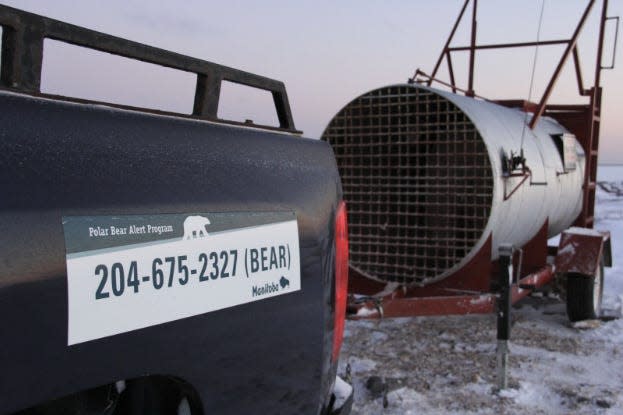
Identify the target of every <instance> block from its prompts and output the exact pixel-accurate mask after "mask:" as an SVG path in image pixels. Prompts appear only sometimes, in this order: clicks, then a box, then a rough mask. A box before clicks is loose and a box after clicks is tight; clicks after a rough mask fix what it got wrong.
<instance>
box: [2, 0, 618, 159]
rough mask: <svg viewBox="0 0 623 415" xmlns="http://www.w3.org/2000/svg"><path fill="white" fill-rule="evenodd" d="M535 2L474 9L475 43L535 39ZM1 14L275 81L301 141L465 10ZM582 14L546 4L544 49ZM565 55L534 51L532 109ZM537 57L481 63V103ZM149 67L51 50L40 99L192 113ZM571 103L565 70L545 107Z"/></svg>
mask: <svg viewBox="0 0 623 415" xmlns="http://www.w3.org/2000/svg"><path fill="white" fill-rule="evenodd" d="M542 1H543V0H528V1H517V0H515V1H511V0H502V1H500V0H481V1H479V18H478V27H479V34H478V42H481V43H494V42H517V41H529V40H535V39H536V34H537V26H538V16H539V11H540V8H541V2H542ZM3 3H4V4H7V5H10V6H13V7H17V8H22V9H25V10H28V11H32V12H35V13H39V14H43V15H46V16H49V17H53V18H56V19H59V20H64V21H68V22H71V23H74V24H78V25H81V26H85V27H88V28H91V29H95V30H99V31H102V32H107V33H111V34H114V35H117V36H121V37H125V38H129V39H132V40H135V41H138V42H142V43H147V44H150V45H153V46H158V47H161V48H165V49H169V50H173V51H176V52H179V53H183V54H187V55H190V56H193V57H198V58H201V59H206V60H210V61H213V62H217V63H220V64H223V65H227V66H233V67H237V68H240V69H243V70H247V71H251V72H255V73H259V74H261V75H265V76H268V77H271V78H276V79H279V80H282V81H284V82H285V84H286V87H287V89H288V94H289V98H290V103H291V104H292V108H293V113H294V119H295V122H296V125H297V127H298V128H299V129H301V130H303V131H304V132H305V135H306V136H308V137H315V138H317V137H319V136H320V135H321V134H322V131H323V130H324V128H325V126H326V125H327V123H328V122H329V121H330V119H331V118H332V117H333V115H334V114H335V113H336V112H337V111H339V109H340V108H341V107H342V106H344V105H345V104H346V103H348V102H349V101H350V100H352V99H353V98H355V97H356V96H358V95H360V94H362V93H364V92H366V91H368V90H371V89H374V88H377V87H380V86H383V85H386V84H393V83H399V82H404V81H406V79H407V78H408V77H409V76H411V74H412V73H413V71H414V70H415V68H416V67H419V68H421V69H422V70H425V71H428V72H430V71H431V70H432V68H433V66H434V64H435V61H436V59H437V56H438V54H439V52H440V50H441V48H442V46H443V44H444V42H445V40H446V38H447V36H448V34H449V31H450V29H451V26H452V24H453V22H454V19H455V18H456V16H457V14H458V12H459V9H460V7H461V5H462V4H463V0H445V1H436V2H425V1H399V0H387V1H378V0H376V1H372V0H370V1H361V0H346V1H341V2H335V1H329V0H315V1H296V2H293V1H285V0H284V1H277V0H265V1H261V2H253V1H228V2H223V1H219V2H212V1H199V0H189V1H184V2H176V1H170V2H161V1H158V2H153V1H146V0H141V1H139V0H134V1H132V0H129V1H120V0H110V1H106V2H103V1H94V0H93V1H87V0H85V1H79V2H77V1H71V0H55V1H53V2H50V1H47V0H3ZM586 3H587V2H586V1H574V2H569V1H568V0H548V1H546V3H545V11H544V18H543V25H542V28H541V39H561V38H568V37H570V36H571V33H572V31H573V29H574V27H575V23H576V22H577V20H578V19H579V16H580V15H581V13H582V11H583V8H584V6H585V4H586ZM610 3H611V4H610V12H609V15H621V14H623V13H622V12H623V2H621V1H612V0H611V1H610ZM600 8H601V4H600V2H599V1H598V2H597V4H596V7H595V10H594V11H593V12H592V14H591V17H590V19H589V20H588V22H587V26H586V28H585V32H584V34H583V36H582V38H581V41H580V43H579V48H580V53H581V55H582V57H583V66H584V76H585V77H586V78H587V79H586V80H585V83H588V82H591V79H590V78H591V77H592V69H591V68H592V67H593V65H594V61H595V45H596V33H597V20H598V14H599V11H600ZM467 29H468V28H467V26H466V25H464V26H462V27H461V28H460V29H459V31H458V33H457V41H456V42H455V45H459V44H467V43H468V39H469V36H468V30H467ZM613 33H614V25H611V26H610V27H609V28H608V33H607V42H606V47H605V52H604V55H605V57H604V61H605V62H604V63H607V62H609V60H610V59H611V56H612V49H613V42H612V38H613ZM621 37H623V36H621ZM619 43H621V42H619ZM618 49H620V44H619V48H618ZM562 51H563V47H557V46H556V47H542V48H540V49H539V54H538V56H539V59H538V62H537V65H536V82H535V88H534V92H533V95H532V96H533V99H535V98H537V97H539V96H540V93H541V92H542V91H543V89H544V87H545V84H546V82H547V80H548V79H549V76H550V74H551V73H552V71H553V69H554V65H555V62H556V59H557V58H558V57H559V56H560V54H561V53H562ZM617 52H619V51H617ZM533 54H534V50H533V49H529V48H524V49H516V50H512V51H506V52H502V53H500V52H482V53H479V54H478V55H477V57H476V69H477V77H476V83H475V89H476V92H477V93H478V94H479V95H482V96H485V97H487V98H505V99H511V98H513V99H518V98H521V99H526V98H528V95H529V81H530V72H531V69H532V63H533ZM619 55H620V53H619ZM466 58H467V54H464V55H463V57H461V56H458V55H457V56H454V63H455V67H456V70H457V72H458V73H457V78H458V81H459V83H462V84H465V80H466V73H467V66H466V63H467V59H466ZM617 58H618V61H619V62H618V63H619V65H618V67H617V68H616V69H615V70H612V71H604V73H603V76H602V85H603V87H604V100H603V103H604V104H603V105H604V107H603V114H602V126H601V133H602V135H601V137H602V138H601V148H600V162H602V163H605V162H608V163H612V162H618V163H623V142H622V141H621V140H623V115H620V112H621V110H622V109H623V94H622V93H623V70H622V69H621V66H622V65H623V62H621V56H617ZM149 66H150V65H148V64H142V63H137V62H128V61H124V60H122V59H120V58H111V57H110V56H106V55H105V54H99V53H93V52H88V51H87V52H85V51H82V50H79V49H78V48H75V47H64V46H62V45H58V44H57V43H55V42H50V41H46V51H45V58H44V76H43V88H44V91H47V92H54V93H64V94H67V95H74V96H81V97H87V98H93V99H101V100H108V101H113V102H121V103H126V104H132V105H142V106H149V107H155V108H162V109H168V110H172V111H180V112H189V111H190V110H191V108H192V94H193V88H194V77H193V76H192V75H190V74H185V73H180V72H178V71H171V70H168V69H164V68H151V67H149ZM442 75H445V73H442ZM576 95H577V93H576V86H575V78H574V73H573V70H572V66H571V65H567V67H566V68H565V71H564V73H563V76H562V77H561V79H560V82H559V87H558V89H557V90H556V91H555V93H554V96H553V99H552V101H551V102H552V103H577V102H583V101H582V100H578V99H577V98H576ZM220 114H222V115H223V116H224V117H232V118H235V119H243V120H244V119H248V118H250V119H253V120H255V121H256V122H259V123H261V122H269V123H274V122H275V121H276V120H275V117H274V110H273V109H272V107H271V100H270V98H269V97H268V96H267V95H266V94H262V93H259V94H250V95H249V94H246V95H243V94H242V93H241V92H240V91H237V88H225V89H224V91H223V99H222V109H221V112H220Z"/></svg>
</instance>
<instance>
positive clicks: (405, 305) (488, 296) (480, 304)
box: [348, 265, 554, 320]
mask: <svg viewBox="0 0 623 415" xmlns="http://www.w3.org/2000/svg"><path fill="white" fill-rule="evenodd" d="M553 278H554V273H553V270H552V266H551V265H546V266H544V267H543V268H541V269H539V270H537V271H536V272H534V273H531V274H529V275H526V276H525V277H524V278H522V279H520V280H519V281H518V282H517V283H514V284H513V285H512V286H511V288H510V294H511V301H512V303H513V304H515V303H516V302H517V301H519V300H521V299H522V298H524V297H526V296H527V295H528V294H530V293H531V292H532V291H533V290H534V289H535V288H540V287H543V286H544V285H547V284H549V283H550V282H551V281H552V280H553ZM521 287H530V288H521ZM496 298H497V297H496V295H495V294H493V293H488V292H481V293H474V294H455V295H450V294H446V295H429V296H425V297H418V296H414V295H413V293H412V292H410V291H408V290H404V289H403V288H402V287H398V288H396V289H394V290H393V291H390V292H388V293H385V294H383V293H380V294H377V295H375V296H371V297H364V298H358V299H356V298H355V297H354V296H353V297H352V298H351V301H350V302H349V310H348V311H349V318H350V319H353V320H357V319H375V318H382V317H388V318H389V317H409V316H440V315H461V314H489V313H492V312H493V311H494V310H495V304H496Z"/></svg>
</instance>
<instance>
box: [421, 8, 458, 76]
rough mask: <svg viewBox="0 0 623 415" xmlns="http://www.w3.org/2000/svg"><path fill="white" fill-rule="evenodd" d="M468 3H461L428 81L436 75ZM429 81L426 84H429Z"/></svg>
mask: <svg viewBox="0 0 623 415" xmlns="http://www.w3.org/2000/svg"><path fill="white" fill-rule="evenodd" d="M468 4H469V0H465V3H463V7H462V8H461V12H460V13H459V17H457V18H456V21H455V22H454V26H453V27H452V31H451V32H450V36H448V40H447V41H446V44H445V45H444V47H443V49H442V51H441V54H440V55H439V59H437V63H436V64H435V69H433V72H432V76H431V77H430V78H431V80H430V82H432V79H433V78H434V77H435V75H437V71H438V70H439V67H440V66H441V62H442V61H443V57H444V55H445V54H446V52H447V51H448V46H450V42H452V39H453V38H454V34H455V33H456V29H457V28H458V27H459V23H461V19H462V18H463V14H464V13H465V9H467V5H468ZM416 76H417V73H416V75H413V79H415V77H416ZM430 82H429V84H428V86H430Z"/></svg>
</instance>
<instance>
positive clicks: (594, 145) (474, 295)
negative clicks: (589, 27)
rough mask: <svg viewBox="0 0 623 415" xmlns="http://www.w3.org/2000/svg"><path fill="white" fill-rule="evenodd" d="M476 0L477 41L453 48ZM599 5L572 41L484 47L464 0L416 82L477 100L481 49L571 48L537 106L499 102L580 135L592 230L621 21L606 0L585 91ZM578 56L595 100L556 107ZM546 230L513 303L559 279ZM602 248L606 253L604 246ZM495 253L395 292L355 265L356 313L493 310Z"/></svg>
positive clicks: (527, 251) (519, 261) (518, 261)
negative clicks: (616, 24) (465, 58)
mask: <svg viewBox="0 0 623 415" xmlns="http://www.w3.org/2000/svg"><path fill="white" fill-rule="evenodd" d="M470 1H471V2H472V18H471V41H470V45H469V46H459V47H456V46H454V47H453V46H450V44H451V43H452V40H453V38H454V35H455V33H456V30H457V28H458V26H459V24H460V22H461V20H462V19H463V16H464V14H465V11H466V10H467V8H468V6H469V3H470ZM595 3H596V0H589V2H588V4H587V6H586V8H585V10H584V13H583V14H582V17H581V18H580V21H579V23H578V25H577V26H576V28H575V31H574V32H573V35H572V36H571V38H570V39H562V40H560V39H559V40H545V41H538V42H522V43H502V44H486V45H478V44H476V29H477V19H476V15H477V8H478V0H465V3H464V4H463V7H462V8H461V11H460V13H459V16H458V17H457V19H456V22H455V23H454V26H453V27H452V30H451V32H450V35H449V37H448V39H447V41H446V43H445V45H444V47H443V50H442V52H441V54H440V55H439V59H438V60H437V63H436V64H435V67H434V69H433V72H432V73H431V74H430V75H428V74H426V73H425V72H423V71H421V70H420V69H417V70H416V71H415V74H414V75H413V77H412V78H411V79H410V82H419V83H426V84H428V85H429V86H430V85H431V84H432V83H433V82H436V83H439V84H441V85H444V86H446V87H449V88H451V89H452V91H453V92H454V93H457V92H462V93H464V94H465V95H466V96H471V97H478V95H476V93H475V91H474V68H475V61H476V51H477V50H483V49H504V48H518V47H537V46H547V45H566V48H565V51H564V53H563V54H562V56H561V58H560V61H559V62H558V65H557V67H556V69H555V71H554V73H553V75H552V77H551V79H550V81H549V83H548V85H547V88H546V90H545V92H544V93H543V96H542V97H541V99H540V101H539V103H538V104H537V103H531V102H527V101H524V100H503V101H496V102H497V103H498V104H501V105H505V106H510V107H519V108H521V109H522V110H523V111H526V112H531V113H532V114H533V116H532V119H531V121H530V124H529V126H530V128H534V126H535V125H536V124H537V122H538V121H539V119H540V117H541V116H542V115H547V116H550V117H552V118H555V119H556V120H558V121H559V122H560V123H561V124H562V125H564V126H565V127H566V128H567V129H569V130H570V131H571V132H572V133H573V134H575V136H576V137H577V139H578V141H579V142H580V144H581V145H582V148H583V149H584V151H585V153H586V170H585V171H586V173H585V178H584V185H583V204H582V211H581V213H580V215H579V216H578V218H577V219H576V221H575V224H574V225H575V226H579V227H585V228H592V226H593V224H594V206H595V191H596V178H597V156H598V148H599V123H600V114H601V94H602V88H601V86H600V80H601V71H602V69H611V68H612V67H613V66H614V65H612V66H610V67H604V66H602V64H601V62H602V56H603V43H604V31H605V25H606V22H607V21H608V20H610V19H617V21H618V18H614V17H608V16H607V9H608V0H603V6H602V11H601V19H600V24H599V38H598V45H597V48H598V49H597V61H596V63H595V78H594V84H593V86H592V87H590V88H588V89H586V88H584V82H583V77H582V72H581V68H580V58H579V52H578V46H577V41H578V38H579V35H580V33H581V31H582V28H583V27H584V24H585V22H586V20H587V17H588V15H589V14H590V12H591V10H592V9H593V7H594V5H595ZM615 39H616V38H615ZM615 48H616V40H615ZM460 51H467V52H469V69H468V70H469V72H468V87H467V89H462V88H459V87H458V86H457V85H456V82H455V78H454V67H453V64H452V58H451V56H452V53H453V52H460ZM571 56H572V57H573V62H574V67H575V73H576V79H577V84H578V92H579V94H580V96H583V97H588V98H589V103H588V104H585V105H550V104H548V101H549V98H550V96H551V93H552V91H553V89H554V87H555V85H556V82H557V80H558V78H559V76H560V73H561V71H562V68H563V66H564V65H565V63H566V62H567V61H568V60H569V58H570V57H571ZM444 59H445V60H446V61H447V64H448V74H449V78H450V82H449V83H448V82H444V81H441V80H439V79H437V78H436V75H437V73H438V71H439V68H440V66H441V64H442V63H443V61H444ZM613 63H614V59H613ZM479 98H482V97H479ZM547 227H548V223H545V224H544V225H543V227H542V228H541V230H540V231H539V232H538V233H537V235H536V236H534V238H533V239H532V240H531V241H529V242H528V243H527V244H526V245H524V246H523V247H522V248H521V249H519V250H517V252H516V254H515V255H514V257H513V264H514V267H513V269H514V270H517V271H516V272H515V275H514V276H513V285H512V302H513V303H515V302H516V301H518V300H520V299H521V298H523V297H525V296H526V295H528V294H530V293H531V292H532V291H533V290H534V289H536V288H539V287H542V286H544V285H546V284H548V283H550V282H552V280H553V279H554V274H555V272H554V266H552V265H551V264H548V262H547V256H548V255H556V251H557V248H556V247H548V246H547ZM606 240H607V237H604V241H606ZM602 243H603V242H602ZM608 248H609V245H608ZM599 252H601V250H600V251H599ZM491 254H492V253H491V240H490V239H489V240H488V241H487V243H486V244H485V246H484V247H483V249H481V250H480V252H479V253H478V254H477V255H476V257H474V258H473V259H472V260H471V261H470V262H469V263H468V264H466V266H464V267H463V268H461V269H460V270H458V271H457V272H456V273H454V274H453V275H451V276H449V277H448V278H446V279H444V280H442V281H440V282H437V283H435V284H431V285H428V286H424V287H399V288H395V289H388V286H387V284H385V283H379V282H376V281H372V280H370V279H367V278H365V277H363V276H361V275H358V274H357V273H356V272H355V271H354V270H352V269H351V270H350V277H349V293H350V295H349V304H348V312H349V317H350V318H376V317H383V316H385V317H401V316H416V315H445V314H475V313H491V312H493V311H494V310H495V303H496V294H495V293H494V291H495V289H496V275H497V274H498V263H497V261H494V262H492V261H491V257H492V255H491ZM575 260H578V261H579V260H580V259H577V258H576V259H575ZM585 260H586V259H585ZM587 260H588V261H589V262H591V263H592V262H595V261H598V258H597V259H596V258H589V259H587ZM389 288H392V287H389Z"/></svg>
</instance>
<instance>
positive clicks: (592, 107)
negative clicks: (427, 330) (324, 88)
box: [323, 0, 618, 339]
mask: <svg viewBox="0 0 623 415" xmlns="http://www.w3.org/2000/svg"><path fill="white" fill-rule="evenodd" d="M596 3H598V2H597V1H596V0H590V1H589V2H588V4H587V5H586V8H585V10H584V12H583V14H582V16H581V18H580V20H579V22H578V24H577V26H576V28H575V30H574V32H573V34H572V35H571V37H570V38H568V39H563V40H540V39H538V40H537V41H530V42H518V43H502V44H477V43H476V17H477V0H466V1H465V2H464V4H463V7H462V9H461V11H460V13H459V16H458V18H457V20H456V22H455V24H454V26H453V28H452V30H451V33H450V35H449V37H448V39H447V41H446V43H445V46H444V48H443V49H442V51H441V54H440V55H439V59H438V60H437V62H436V65H435V67H434V69H433V71H432V72H431V73H430V74H428V73H425V72H424V71H421V70H419V69H418V70H416V71H415V74H414V75H413V76H412V77H411V78H409V80H408V82H407V83H402V84H396V85H389V86H384V87H381V88H377V89H374V90H372V91H369V92H367V93H365V94H363V95H361V96H359V97H357V98H355V99H354V100H353V101H351V102H350V103H348V104H347V105H346V106H345V107H344V108H343V109H342V110H340V111H339V112H338V113H337V114H336V116H335V117H334V118H333V119H332V120H331V122H330V123H329V125H328V126H327V128H326V130H325V132H324V134H323V139H324V140H326V141H328V142H329V143H331V145H332V147H333V149H334V151H335V153H336V159H337V162H338V168H339V171H340V175H341V177H342V183H343V187H344V198H345V200H346V202H347V203H348V205H349V230H350V250H351V251H350V274H349V277H350V278H349V302H348V313H349V316H350V318H354V319H359V318H380V317H402V316H423V315H446V314H474V313H492V312H494V311H496V310H498V311H500V313H499V316H500V319H501V320H500V322H499V332H498V338H504V337H506V339H508V333H507V331H508V323H509V308H510V305H511V304H514V303H516V302H517V301H519V300H520V299H521V298H523V297H525V296H527V295H529V294H530V293H532V292H534V291H535V290H537V289H539V288H541V287H543V286H545V285H548V284H552V283H555V284H556V285H557V286H560V287H561V291H562V297H563V298H566V303H567V314H568V316H569V318H570V320H572V321H578V320H583V319H592V318H597V317H599V316H600V312H601V297H602V292H603V279H604V271H603V269H604V267H609V266H611V265H612V254H611V245H610V234H609V232H608V231H597V230H594V229H593V225H594V205H595V191H596V186H597V183H596V177H597V161H598V149H599V126H600V116H601V105H602V101H601V97H602V86H601V82H600V79H601V73H602V71H603V70H606V69H611V68H613V67H614V58H613V60H612V62H611V64H609V65H604V64H603V62H602V58H603V55H604V53H603V51H604V47H603V45H604V33H605V29H606V25H607V24H608V23H609V22H611V21H616V22H617V30H618V17H609V16H608V12H607V10H608V1H607V0H603V1H602V2H601V6H602V7H601V15H600V19H599V36H598V41H597V49H596V50H597V59H596V62H595V66H594V80H593V82H592V86H589V87H586V86H585V79H584V77H583V75H582V72H581V65H580V52H579V49H578V38H579V36H580V34H581V32H582V29H583V28H584V26H585V23H586V20H587V17H588V16H589V14H590V13H591V11H593V10H594V9H597V7H596ZM470 4H471V11H472V13H471V42H470V44H469V45H467V46H452V41H453V38H454V35H455V33H456V30H457V27H458V26H459V23H460V22H461V21H462V20H463V18H464V17H465V15H466V14H467V13H466V11H467V10H468V9H469V6H470ZM550 45H563V46H564V47H565V49H564V52H563V54H562V56H561V58H560V60H559V62H558V65H557V67H556V68H555V70H554V72H553V75H552V76H551V79H550V80H549V82H548V84H547V88H546V89H545V92H544V93H543V95H542V97H541V99H540V100H539V101H538V102H530V101H529V100H521V99H519V100H518V99H508V100H495V101H492V100H487V99H485V98H483V97H480V96H478V95H477V94H476V92H475V89H474V73H475V62H476V53H477V52H478V51H481V50H484V49H488V50H492V49H508V48H525V47H536V48H539V47H547V46H550ZM615 48H616V40H615ZM461 52H467V53H469V67H468V85H467V87H466V88H461V87H459V86H457V83H456V82H455V77H454V73H455V72H454V66H453V61H452V56H453V55H454V54H456V53H461ZM613 56H614V55H613ZM569 61H572V62H573V67H574V68H575V74H576V80H577V87H578V93H579V95H580V96H581V97H582V98H583V99H585V100H586V101H588V102H587V103H585V104H581V105H577V104H573V105H571V104H563V105H558V104H551V103H550V96H551V94H552V91H553V90H554V87H555V86H556V83H557V81H558V78H559V76H560V73H561V71H562V68H563V66H564V65H565V63H567V62H569ZM444 62H446V63H447V65H448V74H449V77H450V80H449V81H448V82H446V81H443V80H441V79H439V78H438V73H439V70H440V67H441V65H442V63H444ZM433 86H435V87H436V86H441V87H443V88H445V89H446V90H440V89H437V88H434V87H433ZM559 234H560V235H561V237H560V239H559V243H558V245H557V246H549V245H548V240H550V239H551V238H552V237H554V236H556V235H559ZM505 327H506V328H505Z"/></svg>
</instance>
